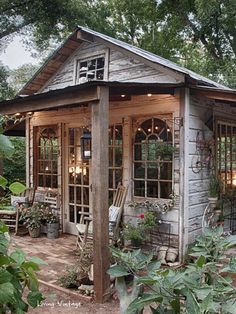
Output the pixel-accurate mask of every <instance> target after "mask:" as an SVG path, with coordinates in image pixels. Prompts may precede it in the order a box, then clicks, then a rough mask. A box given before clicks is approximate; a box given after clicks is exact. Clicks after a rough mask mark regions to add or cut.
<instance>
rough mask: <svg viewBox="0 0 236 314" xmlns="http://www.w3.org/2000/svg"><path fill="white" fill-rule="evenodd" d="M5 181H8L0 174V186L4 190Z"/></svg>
mask: <svg viewBox="0 0 236 314" xmlns="http://www.w3.org/2000/svg"><path fill="white" fill-rule="evenodd" d="M7 183H8V181H7V179H6V178H4V177H3V176H1V175H0V187H2V188H3V189H4V190H5V188H6V186H7Z"/></svg>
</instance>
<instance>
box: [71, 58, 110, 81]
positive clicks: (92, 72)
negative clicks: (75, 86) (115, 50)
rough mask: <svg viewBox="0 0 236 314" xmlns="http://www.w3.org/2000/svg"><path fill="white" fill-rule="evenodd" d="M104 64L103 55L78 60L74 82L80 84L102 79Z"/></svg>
mask: <svg viewBox="0 0 236 314" xmlns="http://www.w3.org/2000/svg"><path fill="white" fill-rule="evenodd" d="M104 65H105V58H104V57H103V56H101V57H98V58H93V59H87V60H81V61H78V64H77V77H76V82H77V83H79V84H81V83H84V82H87V81H91V80H103V79H104Z"/></svg>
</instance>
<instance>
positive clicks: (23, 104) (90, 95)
mask: <svg viewBox="0 0 236 314" xmlns="http://www.w3.org/2000/svg"><path fill="white" fill-rule="evenodd" d="M98 99H99V95H98V94H97V89H96V87H93V88H90V89H89V90H81V91H74V92H68V93H64V94H62V95H61V94H60V95H50V98H49V99H47V100H45V99H44V98H43V97H40V98H36V99H32V98H29V99H28V98H25V99H22V100H19V99H16V100H15V103H14V102H13V103H12V104H11V106H9V105H8V104H7V105H2V106H1V109H0V113H1V114H14V113H16V112H28V111H37V110H43V109H50V108H55V107H63V106H67V105H71V104H82V103H87V102H90V101H96V100H98Z"/></svg>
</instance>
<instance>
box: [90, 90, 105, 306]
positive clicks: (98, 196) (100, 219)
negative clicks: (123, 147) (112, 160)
mask: <svg viewBox="0 0 236 314" xmlns="http://www.w3.org/2000/svg"><path fill="white" fill-rule="evenodd" d="M98 94H99V95H100V97H99V98H100V100H99V102H96V103H92V104H91V115H92V117H91V120H92V213H93V252H94V291H95V299H96V301H97V302H99V303H103V302H105V300H106V299H107V296H108V294H109V286H110V279H109V276H108V274H107V270H108V268H109V265H110V260H109V248H108V245H109V231H108V224H109V219H108V167H109V162H108V126H109V88H108V87H105V86H100V87H98Z"/></svg>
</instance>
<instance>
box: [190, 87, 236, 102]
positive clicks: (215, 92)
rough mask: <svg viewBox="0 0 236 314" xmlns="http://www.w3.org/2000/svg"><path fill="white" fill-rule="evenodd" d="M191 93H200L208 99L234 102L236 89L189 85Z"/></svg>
mask: <svg viewBox="0 0 236 314" xmlns="http://www.w3.org/2000/svg"><path fill="white" fill-rule="evenodd" d="M190 90H191V94H192V95H198V96H199V95H200V96H204V97H207V98H210V99H215V100H224V101H229V102H236V90H234V89H220V88H215V87H206V86H190Z"/></svg>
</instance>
